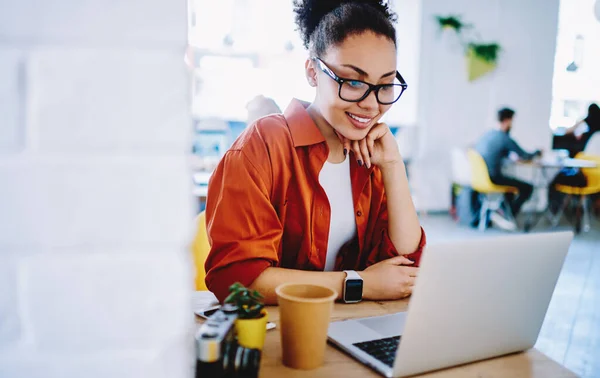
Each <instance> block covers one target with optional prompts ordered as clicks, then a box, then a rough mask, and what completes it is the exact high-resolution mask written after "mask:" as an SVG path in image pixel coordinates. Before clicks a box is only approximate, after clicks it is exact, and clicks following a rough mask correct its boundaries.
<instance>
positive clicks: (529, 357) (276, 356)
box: [260, 300, 577, 378]
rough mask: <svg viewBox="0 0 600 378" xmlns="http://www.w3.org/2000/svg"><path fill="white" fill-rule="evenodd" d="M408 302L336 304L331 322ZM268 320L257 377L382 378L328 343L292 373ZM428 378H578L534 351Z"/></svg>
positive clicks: (273, 314) (274, 316)
mask: <svg viewBox="0 0 600 378" xmlns="http://www.w3.org/2000/svg"><path fill="white" fill-rule="evenodd" d="M407 306H408V301H407V300H402V301H390V302H370V301H365V302H362V303H358V304H341V303H336V304H335V308H334V310H333V316H332V320H343V319H350V318H360V317H367V316H377V315H385V314H391V313H396V312H400V311H405V310H406V309H407ZM267 311H268V312H269V320H270V321H274V322H275V323H277V328H275V329H274V330H271V331H268V332H267V338H266V341H265V348H264V350H263V356H262V361H261V370H260V377H261V378H268V377H286V378H287V377H316V378H319V377H328V378H329V377H344V378H346V377H381V376H380V375H379V374H377V373H376V372H374V371H373V370H371V369H369V368H367V367H366V366H365V365H363V364H361V363H359V362H358V361H356V360H355V359H353V358H352V357H350V356H348V355H347V354H345V353H343V352H341V351H340V350H338V349H336V348H334V347H333V346H331V344H328V346H327V349H326V351H325V364H324V366H322V367H320V368H318V369H316V370H308V371H302V370H294V369H290V368H287V367H285V366H283V364H282V362H281V341H280V335H279V309H278V308H277V307H268V308H267ZM419 377H427V378H470V377H472V378H506V377H510V378H557V377H577V375H575V374H574V373H573V372H571V371H570V370H568V369H566V368H565V367H563V366H561V365H560V364H558V363H557V362H555V361H553V360H551V359H550V358H549V357H547V356H545V355H544V354H542V353H540V352H538V351H537V350H535V349H532V350H529V351H527V352H524V353H518V354H512V355H508V356H505V357H499V358H495V359H491V360H486V361H481V362H475V363H472V364H468V365H463V366H459V367H455V368H450V369H446V370H440V371H437V372H433V373H428V374H423V375H419Z"/></svg>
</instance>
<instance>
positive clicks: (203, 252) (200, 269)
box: [192, 212, 210, 290]
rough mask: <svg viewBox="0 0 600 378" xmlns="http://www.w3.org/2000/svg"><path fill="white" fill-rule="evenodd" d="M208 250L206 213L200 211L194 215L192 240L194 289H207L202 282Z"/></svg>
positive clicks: (204, 275)
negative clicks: (194, 224)
mask: <svg viewBox="0 0 600 378" xmlns="http://www.w3.org/2000/svg"><path fill="white" fill-rule="evenodd" d="M209 252H210V244H209V242H208V234H207V233H206V215H205V213H204V212H201V213H200V215H198V217H196V234H195V236H194V240H193V242H192V257H193V260H194V265H195V267H196V290H208V288H207V287H206V284H205V283H204V278H205V277H206V271H205V270H204V263H205V262H206V258H207V257H208V253H209Z"/></svg>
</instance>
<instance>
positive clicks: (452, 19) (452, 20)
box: [435, 16, 470, 33]
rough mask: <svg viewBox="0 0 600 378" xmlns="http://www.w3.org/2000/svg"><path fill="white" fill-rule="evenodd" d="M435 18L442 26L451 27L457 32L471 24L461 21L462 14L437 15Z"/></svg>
mask: <svg viewBox="0 0 600 378" xmlns="http://www.w3.org/2000/svg"><path fill="white" fill-rule="evenodd" d="M435 18H436V19H437V21H438V24H439V25H440V27H441V28H451V29H454V30H455V31H456V32H457V33H460V32H461V31H462V30H463V29H464V28H467V27H470V25H467V24H465V23H463V22H462V21H461V19H460V16H448V17H442V16H435Z"/></svg>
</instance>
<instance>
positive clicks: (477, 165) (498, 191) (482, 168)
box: [467, 149, 519, 231]
mask: <svg viewBox="0 0 600 378" xmlns="http://www.w3.org/2000/svg"><path fill="white" fill-rule="evenodd" d="M467 155H468V157H469V165H470V166H471V187H472V188H473V190H475V191H476V192H479V193H480V194H481V199H482V201H481V212H480V214H479V230H480V231H485V229H486V228H487V219H488V213H489V212H490V211H496V210H498V209H500V208H501V207H502V204H503V203H504V202H505V201H504V195H505V194H506V193H514V194H517V193H519V191H518V189H517V188H515V187H514V186H504V185H496V184H494V183H493V182H492V180H491V179H490V173H489V171H488V167H487V164H486V163H485V160H484V159H483V157H482V156H481V155H480V154H479V152H477V151H475V150H473V149H469V150H468V151H467ZM504 208H505V210H506V211H507V212H508V213H509V214H510V206H504ZM510 216H511V217H512V214H510Z"/></svg>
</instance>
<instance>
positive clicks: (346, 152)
mask: <svg viewBox="0 0 600 378" xmlns="http://www.w3.org/2000/svg"><path fill="white" fill-rule="evenodd" d="M346 155H348V149H347V148H344V156H346Z"/></svg>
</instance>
